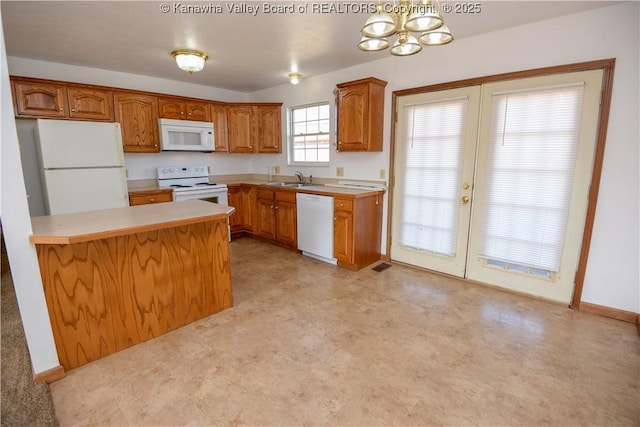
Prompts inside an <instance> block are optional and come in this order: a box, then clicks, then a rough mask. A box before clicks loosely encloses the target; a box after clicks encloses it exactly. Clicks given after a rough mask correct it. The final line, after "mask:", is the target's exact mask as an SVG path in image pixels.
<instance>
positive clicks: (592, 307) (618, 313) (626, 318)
mask: <svg viewBox="0 0 640 427" xmlns="http://www.w3.org/2000/svg"><path fill="white" fill-rule="evenodd" d="M580 311H584V312H585V313H591V314H597V315H598V316H603V317H609V318H611V319H616V320H622V321H623V322H629V323H635V324H636V325H638V328H639V329H638V333H639V334H640V324H639V323H638V313H634V312H632V311H626V310H620V309H617V308H611V307H605V306H603V305H598V304H591V303H588V302H584V301H582V302H580Z"/></svg>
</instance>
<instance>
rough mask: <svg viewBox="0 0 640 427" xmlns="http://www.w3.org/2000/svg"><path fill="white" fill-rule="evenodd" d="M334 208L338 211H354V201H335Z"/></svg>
mask: <svg viewBox="0 0 640 427" xmlns="http://www.w3.org/2000/svg"><path fill="white" fill-rule="evenodd" d="M333 208H334V209H335V210H337V211H348V212H351V211H353V200H351V199H334V200H333Z"/></svg>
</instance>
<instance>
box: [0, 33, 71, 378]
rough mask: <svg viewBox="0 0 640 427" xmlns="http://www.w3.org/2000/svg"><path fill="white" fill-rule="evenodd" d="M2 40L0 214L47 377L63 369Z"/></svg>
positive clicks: (37, 358) (36, 354) (30, 337)
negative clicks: (37, 247)
mask: <svg viewBox="0 0 640 427" xmlns="http://www.w3.org/2000/svg"><path fill="white" fill-rule="evenodd" d="M0 41H1V44H2V52H1V53H0V57H1V60H2V62H1V66H0V72H1V75H0V94H2V97H1V104H0V108H1V116H0V128H1V129H2V133H1V134H0V138H1V139H0V144H1V148H2V150H1V153H2V159H1V163H0V167H1V168H2V173H1V175H2V199H1V202H0V212H2V231H3V234H4V238H5V242H6V246H7V255H8V257H9V263H10V264H11V276H12V277H13V284H14V287H15V290H16V297H17V300H18V307H19V309H20V313H21V316H22V325H23V328H24V333H25V337H26V339H27V345H28V348H29V355H30V356H31V363H32V366H33V371H34V372H35V373H41V372H44V371H47V370H49V369H53V368H55V367H57V366H58V365H59V364H60V363H59V361H58V354H57V352H56V347H55V343H54V340H53V332H52V331H51V323H50V321H49V312H48V311H47V304H46V301H45V297H44V291H43V287H42V279H41V278H40V270H39V268H38V258H37V256H36V250H35V246H34V245H32V244H30V243H29V236H30V235H31V232H32V230H31V221H30V219H29V209H28V206H27V195H26V191H25V187H24V182H23V180H22V165H21V163H20V150H19V146H18V135H17V133H16V125H15V120H14V118H13V105H12V102H11V96H10V95H9V94H10V93H11V89H10V85H9V74H8V73H7V58H6V52H5V46H4V33H3V32H2V23H1V22H0Z"/></svg>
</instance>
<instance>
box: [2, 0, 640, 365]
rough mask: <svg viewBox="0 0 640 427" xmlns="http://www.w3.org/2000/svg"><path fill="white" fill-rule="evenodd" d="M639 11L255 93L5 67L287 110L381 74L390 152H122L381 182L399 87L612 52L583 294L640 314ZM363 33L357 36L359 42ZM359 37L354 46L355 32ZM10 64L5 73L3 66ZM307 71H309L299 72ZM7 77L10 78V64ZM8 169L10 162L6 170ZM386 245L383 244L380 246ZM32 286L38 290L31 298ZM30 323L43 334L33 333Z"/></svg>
mask: <svg viewBox="0 0 640 427" xmlns="http://www.w3.org/2000/svg"><path fill="white" fill-rule="evenodd" d="M639 15H640V4H639V3H636V2H630V3H624V4H618V5H613V6H609V7H606V8H602V9H596V10H593V11H588V12H584V13H579V14H575V15H569V16H565V17H560V18H557V19H553V20H549V21H545V22H540V23H536V24H532V25H526V26H521V27H515V28H510V29H507V30H503V31H498V32H494V33H489V34H484V35H481V36H476V37H471V38H467V39H461V40H457V41H455V42H454V43H453V44H452V45H449V46H447V47H444V48H437V47H435V48H425V51H424V52H422V53H420V54H418V55H416V56H413V57H409V58H393V57H388V58H385V59H381V60H378V61H375V62H370V63H367V64H365V65H362V66H356V67H351V68H348V69H343V70H340V71H336V72H333V73H328V74H325V75H322V76H317V77H314V78H305V79H303V80H302V82H301V83H300V85H298V86H291V85H283V86H278V87H275V88H272V89H268V90H264V91H260V92H256V93H253V94H250V95H246V94H242V93H236V92H231V91H224V90H220V89H215V88H208V87H204V86H198V85H190V84H187V83H181V82H174V81H169V80H164V79H157V78H153V77H147V76H137V75H132V74H126V73H117V72H113V71H106V70H97V69H91V68H86V67H77V66H73V65H66V64H55V63H48V62H42V61H34V60H28V59H22V58H9V70H10V72H11V74H15V75H23V76H29V77H40V78H49V79H57V80H67V81H78V82H84V83H90V84H100V85H106V86H116V87H127V88H132V89H139V90H148V91H156V92H160V93H172V94H176V95H183V96H193V97H203V98H209V99H212V100H220V101H247V100H252V101H273V102H276V101H283V102H284V108H285V111H286V109H287V108H289V107H291V106H296V105H301V104H307V103H311V102H318V101H321V100H329V101H331V102H333V95H332V91H333V89H334V87H335V85H336V84H337V83H340V82H346V81H350V80H355V79H359V78H363V77H368V76H375V77H378V78H381V79H384V80H387V81H389V85H388V86H387V89H386V98H385V119H384V127H385V130H386V131H385V139H384V151H383V152H381V153H334V154H333V155H332V159H331V163H330V167H328V168H297V167H286V162H287V158H286V154H284V153H283V154H281V155H268V154H264V155H250V156H243V155H231V154H222V153H217V154H216V153H214V154H211V155H197V154H191V155H190V154H180V155H178V154H170V153H161V154H153V155H146V154H138V155H134V154H131V155H127V159H126V163H127V168H128V169H129V176H130V178H153V177H154V176H155V175H153V171H154V170H155V167H157V166H162V165H164V164H169V163H175V162H180V163H182V162H184V164H187V163H196V162H197V163H201V160H203V161H204V163H205V164H209V165H211V166H213V167H214V173H221V174H222V173H246V172H255V173H264V172H266V167H267V166H274V165H280V166H281V167H282V173H283V174H287V175H291V174H292V173H293V171H294V170H297V169H301V170H302V171H303V172H304V174H305V175H309V174H313V175H314V176H317V177H334V176H335V168H336V167H337V166H342V167H344V169H345V178H346V179H349V178H351V179H365V180H378V179H379V170H380V169H385V170H388V167H389V141H390V133H389V132H390V112H391V93H392V91H395V90H399V89H407V88H412V87H417V86H423V85H429V84H434V83H441V82H448V81H453V80H459V79H465V78H471V77H478V76H484V75H491V74H497V73H503V72H509V71H519V70H525V69H530V68H538V67H545V66H552V65H561V64H568V63H573V62H582V61H588V60H595V59H604V58H612V57H615V58H617V63H616V72H615V82H614V91H613V99H612V109H611V119H610V121H609V132H608V137H607V149H606V153H605V159H604V167H603V173H602V183H601V186H600V199H599V202H598V210H597V213H596V221H595V228H594V234H593V242H592V247H591V255H590V258H589V265H588V268H587V275H586V279H585V287H584V292H583V301H586V302H590V303H594V304H599V305H604V306H608V307H612V308H617V309H622V310H628V311H633V312H640V289H639V288H640V286H639V283H640V274H639V273H640V272H639V271H638V259H640V249H639V237H640V226H639V221H638V218H640V207H639V205H640V202H639V198H640V192H639V184H640V179H639V176H638V171H639V170H640V164H639V163H640V162H639V152H638V141H639V140H640V131H639V129H638V117H639V116H640V107H639V105H638V102H639V101H638V99H639V87H638V85H639V83H638V75H640V66H639V56H638V52H639V50H640V46H639V34H638V31H639ZM356 33H357V31H356ZM356 35H357V34H355V33H354V37H356ZM353 43H354V44H355V43H356V39H355V38H354V41H353ZM3 68H4V70H6V65H5V64H3ZM302 72H303V73H304V70H302ZM3 73H4V74H6V71H3ZM2 89H3V98H2V102H3V104H2V107H3V108H2V111H3V116H2V119H3V123H2V124H3V127H2V132H3V133H2V136H3V141H2V144H3V153H2V155H3V159H2V165H3V172H2V175H3V179H2V182H7V177H9V181H10V182H12V183H15V182H16V177H21V176H22V174H21V170H19V169H20V167H19V162H18V161H17V155H18V154H17V151H16V147H15V146H13V145H12V148H11V149H12V150H13V152H14V153H15V154H13V157H12V158H10V159H5V157H6V156H7V152H5V151H7V150H5V143H6V141H5V133H7V132H8V134H9V137H10V138H9V140H10V141H11V142H10V143H11V144H17V142H16V140H15V135H13V134H15V127H14V125H9V127H10V128H8V126H5V119H6V120H7V121H10V122H13V120H9V115H10V111H11V105H10V101H9V100H8V98H9V97H8V96H6V95H4V94H7V93H9V92H8V89H6V82H4V81H3V87H2ZM283 125H284V122H283ZM11 129H13V130H11ZM285 132H286V129H285V126H283V138H284V137H286V133H285ZM11 135H13V136H11ZM10 154H11V153H10ZM5 167H7V168H8V169H7V170H5ZM18 181H20V182H21V180H18ZM16 187H20V188H16ZM2 190H3V193H2V197H3V203H4V204H5V206H8V205H9V203H10V204H11V206H12V211H11V212H14V210H13V207H14V206H15V207H16V209H17V210H16V211H15V212H17V214H19V215H23V216H24V217H25V218H26V217H27V216H28V215H27V210H26V200H25V194H24V187H23V186H20V185H18V186H13V185H12V186H11V190H9V191H8V192H7V191H6V190H5V188H3V189H2ZM385 217H386V203H385ZM12 218H14V220H15V221H16V222H17V223H19V224H17V225H16V227H17V228H16V229H15V231H13V232H14V233H16V234H13V237H10V236H11V234H8V235H7V243H8V244H10V239H12V240H13V242H14V243H13V244H10V248H9V251H10V253H9V255H10V257H12V258H11V265H12V269H14V277H15V278H16V279H17V281H16V287H17V288H20V289H21V290H20V294H19V301H20V299H22V302H21V306H20V307H21V310H22V315H23V321H24V322H25V329H27V328H28V329H29V332H28V333H27V339H28V342H29V346H30V351H31V353H32V357H35V359H34V369H35V371H36V372H40V371H42V370H44V369H48V368H49V367H50V366H49V365H50V364H51V363H50V361H51V357H50V356H51V351H52V349H53V351H54V352H55V347H53V344H52V341H51V340H50V339H49V338H47V336H46V335H47V334H46V333H43V332H42V330H44V329H47V328H48V322H45V323H46V327H43V322H44V321H43V316H46V309H44V306H43V305H42V303H43V300H41V290H38V286H37V285H38V284H39V282H40V278H39V276H37V274H36V272H37V263H36V261H35V258H34V257H35V254H34V253H33V247H32V246H31V245H28V244H27V243H25V241H24V239H25V238H26V236H27V235H28V234H29V232H30V230H27V228H28V227H30V225H28V221H26V219H25V218H22V219H21V220H19V219H18V218H17V217H15V216H12ZM8 220H9V215H7V214H5V215H3V222H4V223H5V226H7V225H8V223H7V221H8ZM10 222H11V221H10ZM384 224H386V220H385V222H384ZM384 234H386V230H385V233H384ZM384 234H383V235H384ZM15 242H18V243H15ZM385 244H386V243H385V242H383V248H384V247H385ZM36 276H37V277H36ZM23 287H24V291H23V290H22V289H23ZM26 290H28V291H26ZM25 291H26V292H25ZM33 292H35V294H33V295H32V294H31V293H33ZM39 292H40V293H39ZM25 293H28V295H25ZM20 295H22V297H21V296H20ZM25 298H27V302H25ZM27 325H29V326H27ZM32 327H33V328H34V329H33V330H36V331H39V332H38V333H36V334H35V335H33V334H31V331H32V329H31V328H32ZM54 355H55V353H54ZM56 360H57V359H56ZM45 366H46V367H45ZM43 367H44V368H43Z"/></svg>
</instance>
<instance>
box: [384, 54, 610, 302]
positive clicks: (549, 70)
mask: <svg viewBox="0 0 640 427" xmlns="http://www.w3.org/2000/svg"><path fill="white" fill-rule="evenodd" d="M615 63H616V59H615V58H608V59H601V60H595V61H587V62H579V63H575V64H566V65H557V66H552V67H544V68H535V69H531V70H524V71H516V72H509V73H502V74H495V75H490V76H484V77H476V78H471V79H465V80H457V81H453V82H446V83H438V84H434V85H428V86H420V87H416V88H411V89H403V90H397V91H394V92H393V93H392V106H391V144H390V151H391V153H390V156H389V162H390V163H389V176H390V179H391V182H390V185H389V190H388V191H389V198H388V207H387V251H386V252H387V254H388V256H389V257H391V219H392V201H393V197H392V196H393V191H394V184H395V183H394V182H393V179H394V168H393V164H394V153H395V142H396V141H395V121H396V117H397V114H398V110H397V105H396V104H397V102H396V100H397V97H398V96H407V95H415V94H418V93H425V92H435V91H439V90H447V89H455V88H460V87H466V86H475V85H481V84H484V83H490V82H497V81H504V80H515V79H522V78H528V77H537V76H541V75H550V74H561V73H571V72H577V71H590V70H597V69H602V70H603V76H602V98H601V107H600V115H599V118H598V133H597V137H596V138H597V139H596V146H595V152H594V164H593V171H592V173H591V187H590V190H589V201H588V205H587V214H586V218H585V225H584V231H583V233H582V235H583V237H582V246H581V249H580V258H579V260H578V266H577V271H576V277H575V286H574V290H573V297H572V299H571V304H570V305H569V307H570V308H573V309H577V310H579V309H580V299H581V298H582V289H583V286H584V277H585V272H586V269H587V261H588V257H589V249H590V246H591V237H592V234H593V225H594V222H595V212H596V205H597V201H598V192H599V187H600V177H601V174H602V165H603V161H604V149H605V144H606V136H607V127H608V124H609V114H610V109H611V95H612V93H613V74H614V69H615Z"/></svg>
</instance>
